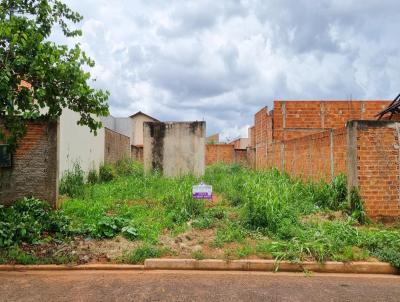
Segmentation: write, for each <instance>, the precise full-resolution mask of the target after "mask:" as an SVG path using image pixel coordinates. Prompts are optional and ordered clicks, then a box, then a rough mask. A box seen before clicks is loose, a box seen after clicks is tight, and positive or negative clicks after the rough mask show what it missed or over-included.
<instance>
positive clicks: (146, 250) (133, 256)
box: [123, 244, 163, 264]
mask: <svg viewBox="0 0 400 302" xmlns="http://www.w3.org/2000/svg"><path fill="white" fill-rule="evenodd" d="M162 254H163V251H162V250H161V249H159V248H158V247H156V246H153V245H148V244H144V245H142V246H139V247H138V248H136V249H135V250H133V251H132V252H130V253H128V254H126V255H125V257H124V259H123V262H126V263H131V264H138V263H141V264H142V263H144V261H145V260H146V259H149V258H159V257H161V256H162Z"/></svg>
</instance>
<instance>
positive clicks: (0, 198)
mask: <svg viewBox="0 0 400 302" xmlns="http://www.w3.org/2000/svg"><path fill="white" fill-rule="evenodd" d="M57 134H58V123H57V122H46V121H42V122H39V121H38V122H30V123H29V124H28V131H27V133H26V135H25V137H24V138H23V139H22V140H21V141H19V143H18V148H17V150H16V152H15V154H14V155H13V160H12V167H9V168H0V203H1V204H11V203H12V202H13V201H16V200H19V199H22V198H23V197H28V196H33V197H35V198H38V199H42V200H46V201H48V202H49V203H50V204H52V205H53V206H55V205H56V201H57V195H58V154H57V151H58V150H57V149H58V137H57Z"/></svg>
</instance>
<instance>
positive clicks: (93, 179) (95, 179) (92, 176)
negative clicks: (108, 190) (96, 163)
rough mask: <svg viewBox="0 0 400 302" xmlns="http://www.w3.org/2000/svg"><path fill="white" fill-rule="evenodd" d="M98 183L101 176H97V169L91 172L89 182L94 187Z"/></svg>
mask: <svg viewBox="0 0 400 302" xmlns="http://www.w3.org/2000/svg"><path fill="white" fill-rule="evenodd" d="M98 181H99V176H98V174H97V171H96V170H95V169H92V170H90V171H89V173H88V176H87V182H88V183H89V184H91V185H94V184H95V183H97V182H98Z"/></svg>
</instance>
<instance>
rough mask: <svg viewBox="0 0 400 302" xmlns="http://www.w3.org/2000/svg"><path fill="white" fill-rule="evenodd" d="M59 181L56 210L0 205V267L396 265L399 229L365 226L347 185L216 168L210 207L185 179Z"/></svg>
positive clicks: (115, 172)
mask: <svg viewBox="0 0 400 302" xmlns="http://www.w3.org/2000/svg"><path fill="white" fill-rule="evenodd" d="M102 169H103V170H101V173H100V178H99V177H98V175H95V173H94V172H93V173H92V175H89V182H90V183H87V184H82V180H83V175H82V174H81V172H79V169H78V168H76V169H75V170H74V171H72V172H71V174H70V175H68V177H67V178H64V180H63V182H62V185H61V186H62V191H63V192H65V193H67V194H68V195H70V196H72V197H66V198H65V199H64V200H63V203H62V206H61V210H59V211H56V212H54V211H51V210H50V209H48V208H46V207H45V206H44V205H43V203H41V202H40V201H37V200H33V199H27V200H24V201H21V202H19V203H17V204H16V205H15V206H14V207H12V208H0V218H1V219H0V246H2V250H1V252H0V262H3V263H26V264H29V263H87V262H114V263H141V262H143V261H144V259H145V258H154V257H177V258H188V257H189V258H196V259H203V258H221V259H226V260H229V259H238V258H264V259H276V260H278V261H279V260H283V259H287V260H292V261H302V260H317V261H326V260H338V261H357V260H367V261H377V260H382V261H388V262H391V263H392V264H393V265H395V266H397V267H400V228H399V225H396V224H392V225H391V226H387V225H386V226H384V225H380V224H372V223H369V222H368V221H366V218H365V214H364V212H363V208H362V202H361V201H360V200H359V198H358V195H357V192H353V194H352V196H353V197H352V202H351V203H350V204H349V203H348V202H347V201H346V195H347V192H346V180H345V177H344V176H339V177H337V178H336V179H335V180H334V182H333V183H332V184H326V183H323V182H321V183H311V182H302V181H300V180H296V179H291V178H290V177H288V176H287V175H285V174H282V173H280V172H278V171H276V170H268V171H252V170H249V169H246V168H244V167H241V166H238V165H215V166H212V167H209V168H208V169H207V172H206V175H205V176H204V177H203V179H202V180H203V181H204V182H206V183H207V184H211V185H213V188H214V193H215V196H214V199H213V201H203V200H200V201H199V200H193V199H192V198H191V189H192V186H193V185H194V184H197V183H199V182H200V179H196V178H195V177H192V176H187V177H183V178H180V179H167V178H164V177H162V176H160V175H159V174H157V173H154V174H152V175H146V176H145V175H143V171H142V167H141V166H140V165H138V164H135V163H130V162H126V161H125V162H121V163H119V164H118V165H117V166H116V167H109V166H108V167H102Z"/></svg>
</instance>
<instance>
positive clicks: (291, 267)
mask: <svg viewBox="0 0 400 302" xmlns="http://www.w3.org/2000/svg"><path fill="white" fill-rule="evenodd" d="M144 266H145V269H149V270H151V269H153V270H226V271H269V272H273V271H279V272H304V271H311V272H316V273H349V274H398V273H399V272H398V270H397V269H396V268H394V267H393V266H391V265H390V264H389V263H384V262H348V263H343V262H331V261H328V262H325V263H318V262H302V263H292V262H288V261H281V262H276V261H275V260H233V261H224V260H214V259H206V260H195V259H147V260H146V261H145V263H144Z"/></svg>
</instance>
